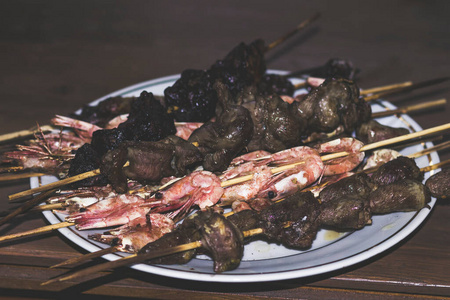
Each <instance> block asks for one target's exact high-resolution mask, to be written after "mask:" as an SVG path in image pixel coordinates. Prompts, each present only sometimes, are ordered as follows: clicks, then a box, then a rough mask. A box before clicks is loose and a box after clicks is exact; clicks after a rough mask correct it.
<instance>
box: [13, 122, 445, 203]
mask: <svg viewBox="0 0 450 300" xmlns="http://www.w3.org/2000/svg"><path fill="white" fill-rule="evenodd" d="M448 129H450V123H447V124H444V125H440V126H436V127H433V128H429V129H425V130H422V131H418V132H413V133H410V134H406V135H403V136H399V137H395V138H391V139H387V140H384V141H380V142H376V143H373V144H367V145H365V146H363V147H362V148H361V149H360V151H361V152H363V151H368V150H372V149H375V148H379V147H385V146H387V145H390V144H395V143H399V142H403V141H406V140H409V139H414V138H418V137H423V136H426V135H430V134H436V133H438V132H441V131H445V130H448ZM345 155H348V152H337V153H332V154H328V155H324V156H322V160H330V159H334V158H339V157H343V156H345ZM301 163H303V162H298V163H294V164H291V165H286V166H281V167H278V168H273V169H272V173H273V174H275V173H278V172H281V171H284V170H287V169H290V168H293V167H294V166H296V165H298V164H301ZM99 174H100V169H96V170H93V171H89V172H86V173H82V174H79V175H76V176H72V177H69V178H66V179H63V180H60V181H56V182H53V183H50V184H47V185H43V186H40V187H37V188H34V189H30V190H26V191H23V192H20V193H16V194H12V195H10V196H9V199H10V200H15V199H18V198H21V197H25V196H29V195H32V194H34V193H38V192H43V191H46V190H49V189H53V188H57V187H60V186H63V185H66V184H69V183H73V182H76V181H80V180H83V179H85V178H89V177H92V176H96V175H99ZM252 178H253V175H248V176H243V177H239V178H233V179H231V180H228V181H224V182H222V187H227V186H230V185H233V184H237V183H241V182H244V181H247V180H251V179H252Z"/></svg>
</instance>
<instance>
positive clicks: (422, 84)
mask: <svg viewBox="0 0 450 300" xmlns="http://www.w3.org/2000/svg"><path fill="white" fill-rule="evenodd" d="M449 79H450V77H440V78H435V79H431V80H426V81H422V82H417V83H413V84H411V85H410V86H406V87H401V88H397V89H392V90H387V91H384V92H381V93H376V94H374V95H371V96H368V97H365V98H364V100H366V101H367V102H368V101H372V100H376V99H380V98H382V97H384V96H388V95H392V94H396V93H400V92H409V91H412V90H415V89H419V88H423V87H427V86H430V85H434V84H439V83H442V82H444V81H447V80H449Z"/></svg>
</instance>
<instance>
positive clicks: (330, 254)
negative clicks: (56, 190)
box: [31, 71, 439, 282]
mask: <svg viewBox="0 0 450 300" xmlns="http://www.w3.org/2000/svg"><path fill="white" fill-rule="evenodd" d="M272 72H276V73H283V72H282V71H272ZM178 77H179V75H175V76H169V77H163V78H159V79H155V80H150V81H147V82H143V83H139V84H136V85H133V86H130V87H128V88H125V89H122V90H119V91H117V92H114V93H112V94H109V95H107V96H105V97H103V98H101V99H98V100H96V101H94V102H92V104H93V105H94V104H96V103H98V102H99V101H102V100H104V99H106V98H108V97H111V96H139V94H140V92H141V91H143V90H146V91H148V92H153V93H154V94H155V95H163V91H164V89H165V88H166V87H167V86H170V85H172V84H173V83H174V82H175V80H176V79H177V78H178ZM297 82H299V81H296V82H294V83H297ZM392 108H395V107H394V106H393V105H392V104H390V103H388V102H386V101H379V102H376V103H374V104H373V105H372V110H373V111H374V112H376V111H382V110H385V109H392ZM378 121H380V122H381V123H383V124H389V125H390V126H393V127H406V128H408V129H410V130H411V131H420V130H422V129H421V128H420V126H419V125H418V124H417V123H416V122H414V120H412V119H411V118H410V117H409V116H407V115H402V116H401V117H400V118H398V117H395V116H391V117H385V118H381V119H379V120H378ZM431 146H432V144H431V143H426V144H421V145H415V146H411V147H408V148H406V149H404V150H402V153H403V154H404V155H407V154H410V153H414V152H417V151H420V150H422V149H424V147H425V148H429V147H431ZM416 162H417V164H418V165H419V167H424V166H427V165H430V164H435V163H437V162H439V157H438V155H437V154H436V153H433V154H431V155H428V156H425V157H420V158H419V159H416ZM434 172H436V171H434ZM429 176H430V173H427V174H425V177H426V178H428V177H429ZM41 180H42V184H46V183H49V182H52V181H55V180H57V179H56V178H55V177H51V176H43V177H42V178H41ZM37 185H38V179H37V178H32V179H31V187H32V188H33V187H36V186H37ZM435 201H436V199H432V201H431V203H429V208H424V209H422V210H421V211H419V212H408V213H392V214H387V215H382V216H373V218H372V220H373V223H372V225H370V226H366V227H364V228H363V229H361V230H358V231H354V232H349V233H346V234H342V235H341V234H338V233H336V232H333V231H327V230H321V231H319V233H318V235H317V238H316V239H315V241H314V243H313V245H312V247H311V249H309V250H307V251H297V250H290V249H286V248H285V247H283V246H277V245H275V244H267V243H265V242H261V241H255V242H252V243H250V244H248V245H246V246H245V251H244V257H243V259H242V262H241V264H240V266H239V268H237V269H236V270H233V271H227V272H224V273H222V274H215V273H214V272H213V262H212V261H211V260H210V259H209V258H208V257H205V256H199V257H196V258H195V259H193V260H191V261H190V262H189V263H188V264H186V265H147V264H136V265H134V266H132V268H134V269H137V270H141V271H143V272H148V273H152V274H158V275H163V276H169V277H173V278H181V279H188V280H198V281H210V282H262V281H275V280H283V279H292V278H300V277H307V276H312V275H317V274H322V273H327V272H331V271H334V270H339V269H342V268H345V267H348V266H351V265H354V264H356V263H359V262H362V261H364V260H366V259H368V258H371V257H373V256H375V255H377V254H379V253H381V252H383V251H385V250H387V249H389V248H391V247H392V246H394V245H396V244H397V243H399V242H400V241H401V240H403V239H404V238H405V237H407V236H408V235H409V234H411V233H412V232H413V231H414V230H415V229H416V228H417V227H418V226H419V225H420V224H421V223H422V222H423V221H424V220H425V218H426V217H427V216H428V214H429V213H430V211H431V209H432V208H433V206H434V204H435ZM44 216H45V217H46V218H47V220H48V221H49V222H50V223H52V224H55V223H59V222H62V221H64V217H65V215H61V214H54V213H52V212H50V211H46V212H44ZM103 231H105V230H87V231H77V230H76V229H75V228H72V227H70V228H62V229H59V232H60V233H61V234H62V235H64V236H65V237H66V238H68V239H69V240H71V241H72V242H74V243H75V244H77V245H78V246H80V247H82V248H84V249H86V250H87V251H89V252H94V251H98V250H100V249H102V248H107V247H108V246H107V245H105V244H101V243H98V242H95V241H92V240H89V239H88V238H87V236H88V234H93V233H102V232H103ZM125 255H126V254H121V253H119V254H108V255H105V256H104V258H105V259H107V260H116V259H118V258H121V257H122V256H125Z"/></svg>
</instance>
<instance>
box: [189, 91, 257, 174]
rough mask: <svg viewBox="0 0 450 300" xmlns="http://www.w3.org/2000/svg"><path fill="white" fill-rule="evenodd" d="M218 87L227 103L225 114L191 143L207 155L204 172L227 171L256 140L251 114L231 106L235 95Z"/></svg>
mask: <svg viewBox="0 0 450 300" xmlns="http://www.w3.org/2000/svg"><path fill="white" fill-rule="evenodd" d="M215 87H216V90H217V92H218V94H219V99H220V101H221V103H223V111H222V113H221V114H220V115H219V116H218V117H217V120H216V121H215V122H212V121H208V122H206V123H205V124H203V126H201V127H200V128H198V129H196V130H195V131H194V132H193V133H192V134H191V136H190V137H189V142H190V143H193V144H196V145H198V149H199V150H200V152H201V153H202V154H203V155H204V160H203V168H204V169H205V170H209V171H212V172H216V171H223V170H225V169H226V168H227V167H228V165H229V164H230V162H231V160H232V159H233V158H234V157H235V156H236V155H237V154H238V153H239V152H241V151H242V150H243V149H244V148H245V147H246V146H247V144H248V142H249V141H250V139H251V138H252V136H253V122H252V118H251V116H250V112H249V111H248V110H247V109H246V108H244V107H243V106H239V105H233V104H230V103H229V101H228V99H229V98H230V97H231V95H230V93H229V92H228V90H227V88H226V87H225V86H224V85H223V84H220V83H217V84H216V85H215Z"/></svg>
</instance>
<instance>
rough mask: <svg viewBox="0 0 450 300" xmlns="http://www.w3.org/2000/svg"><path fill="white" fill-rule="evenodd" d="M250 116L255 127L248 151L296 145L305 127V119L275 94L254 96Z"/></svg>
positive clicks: (274, 150)
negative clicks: (298, 115)
mask: <svg viewBox="0 0 450 300" xmlns="http://www.w3.org/2000/svg"><path fill="white" fill-rule="evenodd" d="M252 118H253V124H254V126H255V127H254V134H253V138H252V140H251V141H250V143H249V145H248V149H249V151H256V150H267V151H270V152H277V151H281V150H284V149H287V148H291V147H294V146H298V145H299V144H300V143H301V137H302V134H303V132H304V131H305V129H306V127H305V126H306V120H305V119H301V118H298V117H297V116H296V115H295V112H294V111H293V110H292V107H291V106H290V105H289V104H288V103H286V102H284V101H283V100H282V99H281V98H280V97H279V96H277V95H269V96H262V95H259V96H256V102H255V107H254V110H253V112H252Z"/></svg>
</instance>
